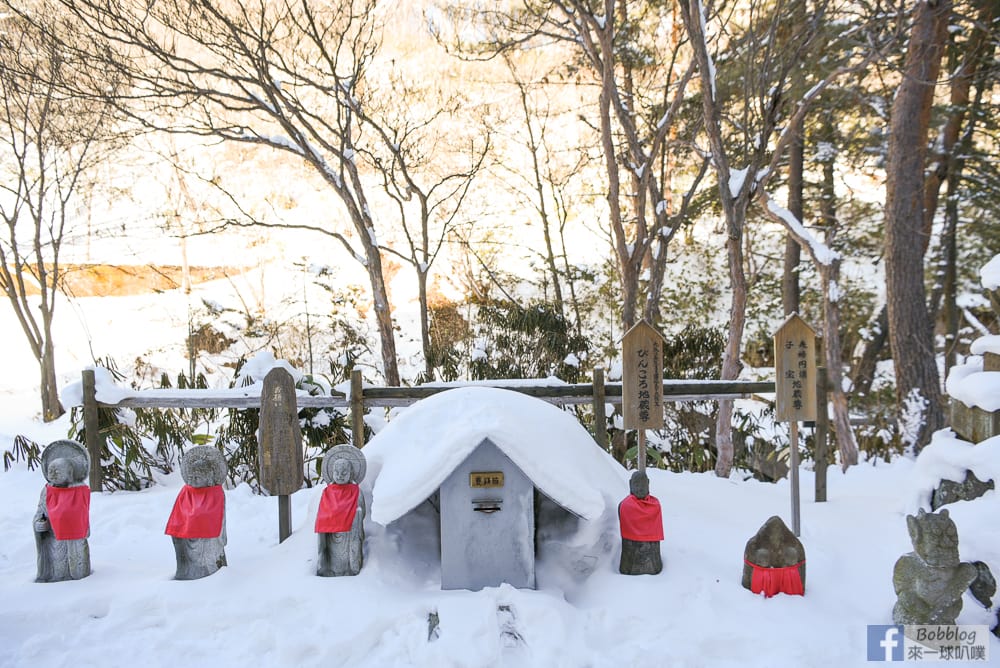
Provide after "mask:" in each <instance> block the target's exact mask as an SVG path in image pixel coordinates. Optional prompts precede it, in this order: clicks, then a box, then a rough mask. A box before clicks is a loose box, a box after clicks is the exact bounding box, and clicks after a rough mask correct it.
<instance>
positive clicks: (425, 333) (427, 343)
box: [417, 267, 434, 383]
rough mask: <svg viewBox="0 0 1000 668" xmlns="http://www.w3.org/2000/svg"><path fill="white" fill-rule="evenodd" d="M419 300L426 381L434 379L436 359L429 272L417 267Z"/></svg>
mask: <svg viewBox="0 0 1000 668" xmlns="http://www.w3.org/2000/svg"><path fill="white" fill-rule="evenodd" d="M417 300H418V301H419V302H420V346H421V349H422V350H423V352H424V381H425V382H428V383H429V382H431V381H433V380H434V360H433V359H431V318H430V307H429V306H428V304H427V272H426V271H421V270H420V268H419V267H418V268H417Z"/></svg>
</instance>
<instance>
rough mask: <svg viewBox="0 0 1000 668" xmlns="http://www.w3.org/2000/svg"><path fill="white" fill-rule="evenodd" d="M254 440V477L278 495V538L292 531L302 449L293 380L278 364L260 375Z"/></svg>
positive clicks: (299, 482) (271, 492) (266, 488)
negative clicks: (256, 468)
mask: <svg viewBox="0 0 1000 668" xmlns="http://www.w3.org/2000/svg"><path fill="white" fill-rule="evenodd" d="M258 444H259V446H260V447H259V449H258V457H259V464H260V471H259V474H260V476H259V478H258V479H259V480H260V486H261V487H263V488H264V490H266V491H267V492H268V493H269V494H272V495H277V497H278V542H282V541H284V540H285V539H286V538H288V536H290V535H291V533H292V529H291V526H292V509H291V500H290V498H289V497H290V496H291V495H292V494H294V493H295V492H296V491H298V490H299V488H301V487H302V479H303V475H302V464H303V461H302V460H303V453H302V431H301V429H300V428H299V410H298V406H297V402H296V399H295V383H294V381H293V380H292V375H291V374H290V373H288V372H287V371H286V370H284V369H282V368H280V367H275V368H274V369H271V370H270V371H269V372H268V374H267V376H266V377H265V378H264V388H263V390H262V391H261V395H260V427H259V432H258Z"/></svg>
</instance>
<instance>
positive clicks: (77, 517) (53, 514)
mask: <svg viewBox="0 0 1000 668" xmlns="http://www.w3.org/2000/svg"><path fill="white" fill-rule="evenodd" d="M41 459H42V475H44V476H45V480H46V481H47V482H48V484H47V485H46V486H45V487H44V488H43V489H42V494H41V498H40V499H39V500H38V510H37V511H36V512H35V517H34V519H33V521H32V524H33V528H34V533H35V546H36V548H37V551H38V575H37V577H36V578H35V581H36V582H62V581H64V580H80V579H82V578H85V577H87V576H88V575H90V546H89V545H88V544H87V538H88V537H89V536H90V487H89V486H88V485H87V484H86V483H85V482H84V481H85V480H87V477H88V475H89V474H90V458H89V456H88V455H87V451H86V450H85V449H84V448H83V446H82V445H80V444H79V443H77V442H76V441H70V440H60V441H54V442H53V443H50V444H49V445H48V446H47V447H46V448H45V450H44V451H43V452H42V457H41Z"/></svg>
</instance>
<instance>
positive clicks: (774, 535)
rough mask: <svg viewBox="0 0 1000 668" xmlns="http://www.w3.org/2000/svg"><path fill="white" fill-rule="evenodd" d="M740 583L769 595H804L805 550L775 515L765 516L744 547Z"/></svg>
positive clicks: (768, 596) (766, 595) (754, 591)
mask: <svg viewBox="0 0 1000 668" xmlns="http://www.w3.org/2000/svg"><path fill="white" fill-rule="evenodd" d="M742 584H743V586H744V587H745V588H747V589H749V590H750V591H752V592H753V593H755V594H764V596H765V597H767V598H770V597H771V596H774V595H775V594H792V595H799V596H803V595H805V591H806V550H805V548H804V547H803V546H802V541H800V540H799V539H798V538H796V536H795V534H794V533H792V530H791V529H789V528H788V527H787V526H786V525H785V523H784V522H783V521H782V520H781V518H780V517H778V516H777V515H773V516H772V517H770V518H768V520H767V521H766V522H764V525H763V526H762V527H761V528H760V530H759V531H758V532H757V533H756V534H754V535H753V537H752V538H750V540H748V541H747V544H746V548H744V550H743V582H742Z"/></svg>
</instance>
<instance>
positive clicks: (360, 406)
mask: <svg viewBox="0 0 1000 668" xmlns="http://www.w3.org/2000/svg"><path fill="white" fill-rule="evenodd" d="M364 391H365V390H364V385H363V384H362V382H361V369H353V370H352V371H351V440H352V441H353V442H354V447H356V448H361V447H363V446H364V444H365V397H364Z"/></svg>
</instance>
